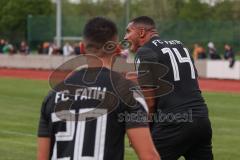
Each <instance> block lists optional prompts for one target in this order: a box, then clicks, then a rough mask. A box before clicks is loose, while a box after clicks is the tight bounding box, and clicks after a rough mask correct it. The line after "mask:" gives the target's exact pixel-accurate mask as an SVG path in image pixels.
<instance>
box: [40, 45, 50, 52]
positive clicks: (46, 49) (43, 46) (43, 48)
mask: <svg viewBox="0 0 240 160" xmlns="http://www.w3.org/2000/svg"><path fill="white" fill-rule="evenodd" d="M49 45H50V44H49V42H44V43H43V45H42V52H43V54H48V53H49Z"/></svg>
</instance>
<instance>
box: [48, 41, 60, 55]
mask: <svg viewBox="0 0 240 160" xmlns="http://www.w3.org/2000/svg"><path fill="white" fill-rule="evenodd" d="M59 53H60V50H59V48H58V47H57V45H56V44H55V43H51V44H50V45H49V49H48V55H58V54H59Z"/></svg>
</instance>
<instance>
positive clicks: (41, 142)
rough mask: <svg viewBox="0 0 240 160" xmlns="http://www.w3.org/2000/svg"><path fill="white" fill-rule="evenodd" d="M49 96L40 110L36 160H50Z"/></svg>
mask: <svg viewBox="0 0 240 160" xmlns="http://www.w3.org/2000/svg"><path fill="white" fill-rule="evenodd" d="M51 105H52V104H51V94H50V95H48V96H47V97H46V98H45V99H44V101H43V103H42V108H41V114H40V120H39V126H38V138H37V143H38V144H37V145H38V146H37V160H49V158H50V150H51V149H50V146H51V138H50V137H51V136H50V110H49V109H50V106H51Z"/></svg>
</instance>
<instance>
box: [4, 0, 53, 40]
mask: <svg viewBox="0 0 240 160" xmlns="http://www.w3.org/2000/svg"><path fill="white" fill-rule="evenodd" d="M52 11H53V4H52V3H51V1H50V0H0V35H1V36H3V37H4V38H7V39H9V40H11V41H15V42H16V41H20V40H21V39H24V38H26V32H27V17H28V15H49V14H51V13H52Z"/></svg>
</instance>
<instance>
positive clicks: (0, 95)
mask: <svg viewBox="0 0 240 160" xmlns="http://www.w3.org/2000/svg"><path fill="white" fill-rule="evenodd" d="M48 89H49V87H48V83H47V81H37V80H23V79H14V78H0V110H1V116H0V160H34V159H36V158H35V155H36V132H37V126H38V118H39V110H40V105H41V102H42V99H43V97H44V95H46V94H47V91H48ZM204 97H205V98H206V101H207V103H208V106H209V111H210V116H211V120H212V126H213V147H214V149H213V150H214V156H215V159H216V160H239V157H240V152H239V151H240V145H239V144H240V136H239V135H240V116H239V115H240V94H225V93H204ZM126 142H127V141H126ZM125 159H126V160H136V159H137V158H136V156H135V155H134V152H133V151H132V149H131V148H129V147H128V145H127V143H126V156H125Z"/></svg>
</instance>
